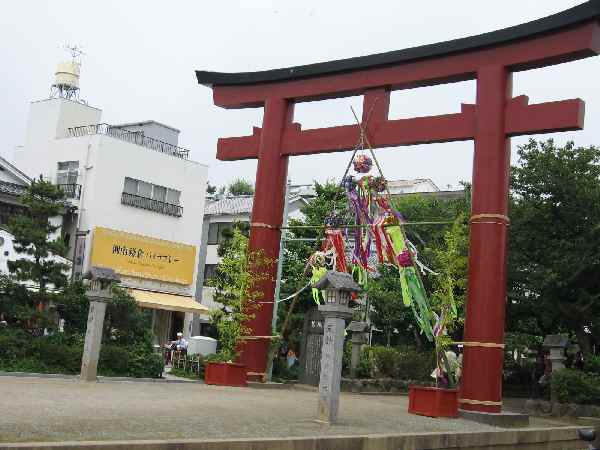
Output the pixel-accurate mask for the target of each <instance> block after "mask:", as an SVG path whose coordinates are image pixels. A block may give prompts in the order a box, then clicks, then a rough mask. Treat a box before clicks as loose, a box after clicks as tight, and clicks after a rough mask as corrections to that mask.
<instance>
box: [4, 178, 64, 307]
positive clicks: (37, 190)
mask: <svg viewBox="0 0 600 450" xmlns="http://www.w3.org/2000/svg"><path fill="white" fill-rule="evenodd" d="M64 198H65V194H64V192H63V191H62V190H61V189H60V188H59V187H57V186H55V185H53V184H52V183H50V182H48V181H45V180H43V179H42V178H41V177H40V178H39V179H38V180H33V181H32V182H31V184H30V185H29V187H28V188H27V191H26V192H25V194H24V195H23V197H22V198H21V202H22V204H23V205H24V206H26V207H27V211H26V213H25V214H22V215H19V216H15V217H13V218H11V220H10V221H9V225H8V227H9V230H10V232H11V233H12V234H13V236H14V240H13V246H14V249H15V251H16V252H17V253H18V254H19V258H18V259H17V260H16V261H9V263H8V269H9V271H10V273H11V275H12V277H13V278H14V279H15V280H17V281H33V282H35V283H36V285H37V287H38V297H39V299H40V300H44V297H45V295H46V291H47V287H48V285H49V284H52V285H53V286H54V287H55V288H57V289H58V288H62V287H64V286H65V285H66V284H67V276H66V275H65V272H66V271H67V270H68V269H69V266H68V265H67V264H64V263H61V262H59V261H56V260H54V259H53V258H52V256H54V255H59V256H62V255H64V254H65V252H66V247H65V244H64V242H63V240H62V239H61V237H60V236H58V237H55V238H52V237H51V236H52V235H54V234H55V233H56V232H57V231H58V230H59V228H60V226H58V225H55V224H53V223H52V221H51V219H52V218H54V217H57V216H59V215H60V213H61V210H62V208H64V204H63V200H64Z"/></svg>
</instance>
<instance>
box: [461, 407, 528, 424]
mask: <svg viewBox="0 0 600 450" xmlns="http://www.w3.org/2000/svg"><path fill="white" fill-rule="evenodd" d="M458 416H459V417H460V418H461V419H466V420H471V421H473V422H477V423H484V424H486V425H492V426H495V427H501V428H523V427H528V426H529V415H527V414H520V413H512V412H501V413H487V412H479V411H466V410H464V409H459V410H458Z"/></svg>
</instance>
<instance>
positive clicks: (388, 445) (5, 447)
mask: <svg viewBox="0 0 600 450" xmlns="http://www.w3.org/2000/svg"><path fill="white" fill-rule="evenodd" d="M579 428H580V427H564V428H537V429H536V428H529V429H520V430H499V431H483V432H465V433H420V434H399V435H385V436H377V435H371V436H344V437H335V436H331V437H329V436H315V437H306V438H271V439H233V440H218V441H209V440H206V441H203V440H196V439H186V440H164V441H161V440H154V441H104V442H48V443H45V442H44V443H42V442H40V443H22V444H1V443H0V450H17V449H18V450H174V449H181V450H251V449H261V450H315V449H327V450H350V449H351V450H375V449H377V450H397V449H405V450H419V449H421V450H422V449H429V450H442V449H459V448H460V449H471V450H515V449H517V450H578V449H581V448H583V447H585V444H584V443H583V442H582V441H580V440H579V438H578V436H577V430H578V429H579Z"/></svg>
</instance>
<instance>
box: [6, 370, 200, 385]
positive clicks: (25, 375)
mask: <svg viewBox="0 0 600 450" xmlns="http://www.w3.org/2000/svg"><path fill="white" fill-rule="evenodd" d="M0 377H16V378H49V379H59V380H71V381H79V375H68V374H61V373H33V372H0ZM97 382H98V383H107V382H108V383H110V382H117V383H182V384H183V383H186V384H204V382H203V381H202V380H197V381H196V380H189V381H188V380H172V379H167V378H134V377H104V376H99V377H97Z"/></svg>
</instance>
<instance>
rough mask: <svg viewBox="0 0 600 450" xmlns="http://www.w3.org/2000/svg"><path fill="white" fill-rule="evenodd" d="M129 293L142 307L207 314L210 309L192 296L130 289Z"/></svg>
mask: <svg viewBox="0 0 600 450" xmlns="http://www.w3.org/2000/svg"><path fill="white" fill-rule="evenodd" d="M129 293H130V294H131V295H132V296H133V298H135V301H136V302H137V303H138V305H140V306H141V307H142V308H152V309H164V310H166V311H180V312H188V313H193V314H206V313H207V312H208V311H209V309H208V308H207V307H206V306H202V305H201V304H200V303H198V302H197V301H195V300H194V299H193V298H192V297H187V296H184V295H176V294H165V293H162V292H151V291H142V290H140V289H129Z"/></svg>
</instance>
